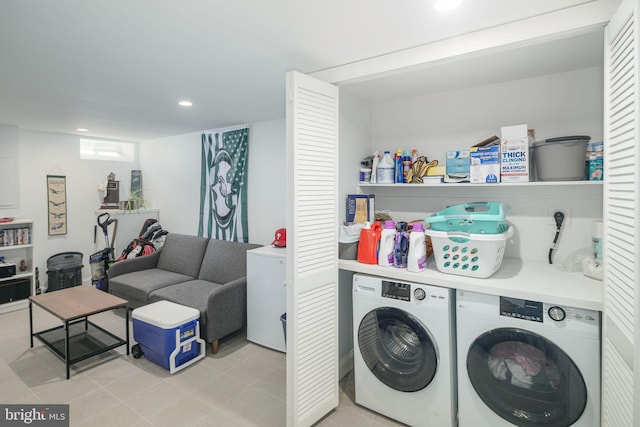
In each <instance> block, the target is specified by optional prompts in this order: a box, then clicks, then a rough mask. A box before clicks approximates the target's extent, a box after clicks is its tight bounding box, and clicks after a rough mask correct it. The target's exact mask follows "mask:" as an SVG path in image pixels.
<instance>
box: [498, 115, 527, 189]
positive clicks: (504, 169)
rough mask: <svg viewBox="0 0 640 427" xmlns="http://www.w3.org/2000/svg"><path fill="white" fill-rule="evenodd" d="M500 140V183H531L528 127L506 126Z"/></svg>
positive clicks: (502, 129) (502, 130)
mask: <svg viewBox="0 0 640 427" xmlns="http://www.w3.org/2000/svg"><path fill="white" fill-rule="evenodd" d="M501 135H502V138H501V139H500V181H502V182H529V135H528V131H527V125H516V126H504V127H502V128H501Z"/></svg>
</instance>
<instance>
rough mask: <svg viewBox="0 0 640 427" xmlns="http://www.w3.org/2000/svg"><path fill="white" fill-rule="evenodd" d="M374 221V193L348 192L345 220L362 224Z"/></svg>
mask: <svg viewBox="0 0 640 427" xmlns="http://www.w3.org/2000/svg"><path fill="white" fill-rule="evenodd" d="M367 221H369V222H370V223H373V222H374V221H375V195H373V194H348V195H347V217H346V220H345V222H347V223H349V222H354V223H358V224H362V223H365V222H367Z"/></svg>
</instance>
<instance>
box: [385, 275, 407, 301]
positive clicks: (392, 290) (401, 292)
mask: <svg viewBox="0 0 640 427" xmlns="http://www.w3.org/2000/svg"><path fill="white" fill-rule="evenodd" d="M382 296H383V297H384V298H391V299H397V300H400V301H411V285H410V284H408V283H398V282H390V281H388V280H383V281H382Z"/></svg>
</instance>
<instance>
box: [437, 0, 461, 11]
mask: <svg viewBox="0 0 640 427" xmlns="http://www.w3.org/2000/svg"><path fill="white" fill-rule="evenodd" d="M461 4H462V0H435V2H434V3H433V8H434V9H435V10H438V11H440V12H445V11H447V10H453V9H455V8H457V7H458V6H460V5H461Z"/></svg>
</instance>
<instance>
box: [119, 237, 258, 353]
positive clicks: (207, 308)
mask: <svg viewBox="0 0 640 427" xmlns="http://www.w3.org/2000/svg"><path fill="white" fill-rule="evenodd" d="M257 247H260V245H254V244H250V243H238V242H229V241H225V240H216V239H208V238H204V237H197V236H188V235H184V234H175V233H169V234H168V235H167V237H166V241H165V243H164V246H163V247H162V249H160V250H159V251H157V252H154V253H152V254H150V255H146V256H143V257H139V258H134V259H129V260H124V261H118V262H116V263H114V264H113V265H112V266H111V267H110V268H109V270H108V272H107V273H108V278H109V292H110V293H111V294H113V295H116V296H119V297H120V298H124V299H126V300H127V301H129V305H130V307H131V308H134V309H135V308H138V307H141V306H143V305H146V304H150V303H152V302H156V301H160V300H167V301H171V302H174V303H177V304H182V305H186V306H189V307H194V308H197V309H198V310H200V328H201V336H202V338H203V339H204V340H205V341H206V342H207V343H210V344H211V346H212V351H213V353H217V351H218V340H219V339H220V338H222V337H224V336H226V335H228V334H230V333H232V332H235V331H237V330H239V329H241V328H242V327H243V326H244V325H246V319H247V256H246V252H247V250H250V249H254V248H257Z"/></svg>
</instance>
